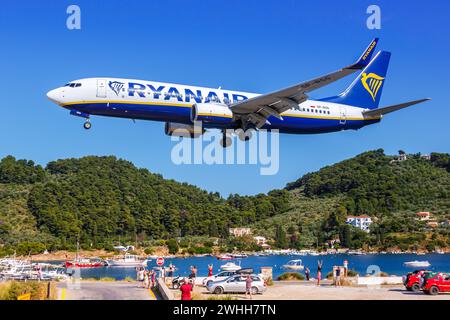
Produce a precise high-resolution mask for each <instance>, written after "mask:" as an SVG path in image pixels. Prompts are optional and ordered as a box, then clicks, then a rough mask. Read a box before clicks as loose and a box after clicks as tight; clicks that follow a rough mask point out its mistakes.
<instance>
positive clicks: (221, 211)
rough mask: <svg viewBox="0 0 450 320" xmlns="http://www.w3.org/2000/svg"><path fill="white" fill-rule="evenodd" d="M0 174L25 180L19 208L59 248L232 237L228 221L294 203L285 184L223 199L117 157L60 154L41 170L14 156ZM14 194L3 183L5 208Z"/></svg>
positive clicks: (0, 198)
mask: <svg viewBox="0 0 450 320" xmlns="http://www.w3.org/2000/svg"><path fill="white" fill-rule="evenodd" d="M0 179H1V180H0V182H1V183H2V184H4V186H5V185H7V186H9V187H11V186H17V185H19V186H20V185H22V186H25V187H26V189H27V192H26V193H27V194H26V195H23V196H26V203H25V208H21V210H25V211H28V212H29V214H30V217H32V218H33V219H34V221H35V225H36V228H37V230H38V231H39V232H40V233H41V234H45V235H49V236H51V237H50V238H51V239H52V240H51V242H52V243H51V245H52V246H54V247H58V248H70V247H73V246H74V245H75V243H76V242H77V240H79V241H80V243H82V244H84V245H91V244H92V245H93V246H94V247H99V248H100V247H104V246H105V245H106V244H110V243H111V240H112V239H117V238H118V237H119V236H120V237H121V238H122V239H127V238H128V239H136V238H138V239H140V240H145V239H169V238H174V237H185V236H192V235H208V236H211V237H227V236H228V229H229V228H230V227H233V226H242V225H247V224H250V223H253V222H255V221H258V220H261V219H264V218H267V217H270V216H273V215H276V214H280V213H282V212H283V211H284V210H287V208H288V207H287V206H288V203H289V200H288V199H289V192H288V191H286V190H274V191H271V192H269V194H267V195H263V194H260V195H257V196H252V197H242V196H239V195H230V196H229V197H228V199H223V198H222V197H221V196H220V195H219V194H218V193H209V192H206V191H204V190H201V189H199V188H197V187H195V186H192V185H189V184H186V183H178V182H176V181H174V180H166V179H164V178H163V177H162V176H160V175H157V174H152V173H150V172H149V171H148V170H146V169H138V168H136V167H135V166H134V165H133V164H131V163H130V162H128V161H124V160H120V159H116V158H115V157H84V158H81V159H65V160H58V161H54V162H50V163H49V164H48V165H47V167H46V168H45V169H43V168H42V167H41V166H36V165H34V163H33V162H31V161H24V160H15V159H14V158H13V157H10V156H9V157H6V158H4V159H3V160H2V161H1V162H0ZM14 196H16V195H12V194H10V193H7V192H5V190H4V191H3V192H1V190H0V210H2V207H3V209H4V210H9V209H11V204H9V208H7V207H8V203H9V200H10V197H14ZM15 209H17V210H18V209H19V208H15ZM12 211H14V210H12ZM3 215H5V213H3ZM1 217H2V216H1V215H0V218H1ZM4 218H5V217H4ZM2 220H3V221H0V225H2V227H1V229H0V230H4V231H3V232H2V233H0V237H1V238H0V240H2V241H3V242H9V243H11V242H14V240H15V239H14V238H12V237H11V235H10V234H8V232H7V230H13V229H14V226H13V225H8V221H7V220H8V219H6V218H5V219H2Z"/></svg>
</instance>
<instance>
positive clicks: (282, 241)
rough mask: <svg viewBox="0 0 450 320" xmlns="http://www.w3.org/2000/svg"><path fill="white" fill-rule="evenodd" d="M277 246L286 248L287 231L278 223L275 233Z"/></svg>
mask: <svg viewBox="0 0 450 320" xmlns="http://www.w3.org/2000/svg"><path fill="white" fill-rule="evenodd" d="M275 246H276V247H277V248H286V247H287V241H286V232H285V231H284V229H283V227H282V226H281V225H277V228H276V233H275Z"/></svg>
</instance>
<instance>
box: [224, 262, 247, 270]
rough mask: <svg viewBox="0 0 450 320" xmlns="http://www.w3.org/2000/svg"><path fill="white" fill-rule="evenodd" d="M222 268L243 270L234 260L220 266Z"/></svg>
mask: <svg viewBox="0 0 450 320" xmlns="http://www.w3.org/2000/svg"><path fill="white" fill-rule="evenodd" d="M220 269H221V270H223V271H238V270H241V269H242V268H241V266H238V265H237V264H235V263H233V262H227V263H225V264H223V265H221V266H220Z"/></svg>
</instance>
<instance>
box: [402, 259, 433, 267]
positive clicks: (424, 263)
mask: <svg viewBox="0 0 450 320" xmlns="http://www.w3.org/2000/svg"><path fill="white" fill-rule="evenodd" d="M403 264H404V265H405V266H407V267H421V268H422V267H424V268H426V267H429V266H431V263H429V262H428V261H418V260H414V261H408V262H404V263H403Z"/></svg>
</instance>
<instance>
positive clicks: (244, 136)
mask: <svg viewBox="0 0 450 320" xmlns="http://www.w3.org/2000/svg"><path fill="white" fill-rule="evenodd" d="M238 137H239V140H241V141H248V140H250V139H251V138H252V137H253V129H247V130H245V131H244V130H242V129H241V130H240V131H239V133H238Z"/></svg>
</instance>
